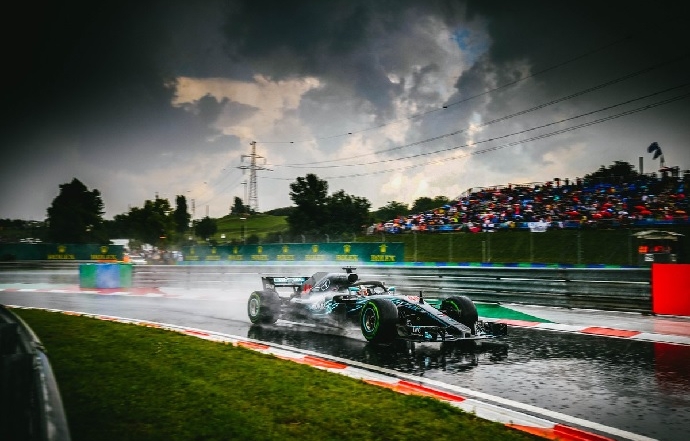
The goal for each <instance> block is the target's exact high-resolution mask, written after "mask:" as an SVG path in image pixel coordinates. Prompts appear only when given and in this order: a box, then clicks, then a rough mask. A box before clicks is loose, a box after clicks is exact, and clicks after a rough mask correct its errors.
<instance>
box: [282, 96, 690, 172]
mask: <svg viewBox="0 0 690 441" xmlns="http://www.w3.org/2000/svg"><path fill="white" fill-rule="evenodd" d="M688 85H690V83H688V84H685V85H681V86H676V87H674V88H671V89H677V88H680V87H687V86H688ZM671 89H667V90H665V91H661V92H657V93H655V94H651V95H647V96H645V97H640V98H636V99H634V100H629V101H626V102H624V103H619V104H616V105H613V106H608V107H606V108H602V109H599V110H595V111H592V112H588V113H585V114H581V115H577V116H574V117H571V118H566V119H563V120H560V121H556V122H553V123H549V124H545V125H542V126H537V127H533V128H530V129H526V130H523V131H520V132H515V133H511V134H508V135H503V136H499V137H495V138H489V139H486V140H482V141H477V142H474V143H469V144H463V145H458V146H453V147H449V148H446V149H442V150H437V151H434V152H425V153H420V154H416V155H412V156H409V157H404V158H397V159H390V160H383V161H379V163H382V162H393V161H400V160H403V159H413V158H418V157H423V156H428V155H433V154H438V153H444V152H448V151H452V150H457V149H460V148H463V147H470V146H474V145H477V144H483V143H487V142H491V141H496V140H498V139H503V138H508V137H511V136H515V135H519V134H522V133H527V132H530V131H533V130H537V129H539V128H544V127H547V126H551V125H555V124H561V123H563V122H566V121H570V120H574V119H577V118H581V117H583V116H587V115H591V114H594V113H598V112H601V111H604V110H608V109H611V108H614V107H619V106H621V105H624V104H629V103H630V102H633V101H638V100H640V99H644V98H648V97H649V96H652V95H657V94H660V93H663V92H667V91H668V90H671ZM688 97H690V92H688V93H685V94H682V95H678V96H675V97H672V98H668V99H665V100H662V101H659V102H656V103H652V104H647V105H645V106H642V107H638V108H636V109H632V110H626V111H624V112H621V113H618V114H615V115H610V116H607V117H604V118H599V119H596V120H593V121H589V122H585V123H582V124H578V125H576V126H572V127H568V128H565V129H560V130H556V131H553V132H549V133H545V134H541V135H537V136H534V137H531V138H526V139H521V140H518V141H513V142H509V143H506V144H502V145H499V146H494V147H489V148H486V149H483V150H476V151H474V152H469V153H465V154H462V155H456V156H452V157H449V158H443V159H437V160H433V161H426V162H423V163H421V162H420V163H417V164H411V165H407V166H402V167H397V168H391V169H385V170H376V171H371V172H362V173H354V174H349V175H341V176H330V177H325V178H323V179H347V178H355V177H362V176H369V175H377V174H383V173H390V172H394V171H402V170H409V169H412V168H417V167H422V166H425V165H429V164H440V163H444V162H448V161H453V160H457V159H462V158H466V157H469V156H474V155H479V154H484V153H489V152H493V151H496V150H501V149H504V148H507V147H513V146H516V145H520V144H524V143H527V142H532V141H537V140H541V139H546V138H550V137H552V136H556V135H560V134H563V133H567V132H571V131H574V130H577V129H580V128H583V127H589V126H592V125H596V124H601V123H604V122H607V121H610V120H613V119H618V118H621V117H624V116H629V115H632V114H635V113H639V112H643V111H645V110H649V109H652V108H655V107H658V106H662V105H665V104H670V103H673V102H675V101H679V100H682V99H685V98H688ZM370 164H372V163H367V164H355V165H359V166H364V165H370ZM269 179H279V180H291V179H290V178H269Z"/></svg>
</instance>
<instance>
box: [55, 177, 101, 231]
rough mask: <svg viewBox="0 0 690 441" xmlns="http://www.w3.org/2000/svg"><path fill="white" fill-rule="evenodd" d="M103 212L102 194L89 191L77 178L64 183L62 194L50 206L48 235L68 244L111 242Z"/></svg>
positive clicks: (61, 189) (96, 191)
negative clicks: (104, 225) (104, 222)
mask: <svg viewBox="0 0 690 441" xmlns="http://www.w3.org/2000/svg"><path fill="white" fill-rule="evenodd" d="M103 213H104V211H103V201H102V199H101V193H100V192H99V191H98V190H95V189H94V190H92V191H89V189H88V188H86V186H85V185H84V184H83V183H82V182H81V181H79V180H78V179H77V178H73V179H72V182H70V183H68V184H62V185H60V193H59V194H58V196H57V197H56V198H55V199H53V203H52V205H51V206H50V207H49V208H48V238H49V240H52V241H55V242H64V243H107V242H108V241H109V238H108V234H107V232H106V231H105V228H104V227H103Z"/></svg>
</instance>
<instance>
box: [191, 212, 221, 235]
mask: <svg viewBox="0 0 690 441" xmlns="http://www.w3.org/2000/svg"><path fill="white" fill-rule="evenodd" d="M217 231H218V225H216V221H215V220H214V219H211V218H210V217H208V216H205V217H204V218H202V219H201V220H200V221H198V222H196V223H195V225H194V232H195V233H196V235H197V236H199V237H202V238H203V239H204V240H207V239H208V238H209V237H211V236H213V235H214V234H216V232H217Z"/></svg>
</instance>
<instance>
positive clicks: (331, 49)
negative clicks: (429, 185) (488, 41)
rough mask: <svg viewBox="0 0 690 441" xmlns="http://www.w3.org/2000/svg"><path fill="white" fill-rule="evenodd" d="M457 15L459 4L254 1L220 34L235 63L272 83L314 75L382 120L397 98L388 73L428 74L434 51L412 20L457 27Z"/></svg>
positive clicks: (231, 17) (237, 10) (235, 12)
mask: <svg viewBox="0 0 690 441" xmlns="http://www.w3.org/2000/svg"><path fill="white" fill-rule="evenodd" d="M461 12H462V2H457V1H424V2H419V1H404V0H401V1H374V2H372V1H366V0H338V1H335V0H333V1H318V2H283V1H252V2H241V3H240V4H239V5H236V7H235V8H234V9H232V11H231V13H230V15H229V18H228V22H227V25H226V26H225V28H224V30H225V33H226V35H227V40H228V52H229V55H230V56H231V57H232V58H233V59H236V60H243V61H244V60H246V61H248V62H249V63H250V64H252V65H253V66H254V67H255V68H256V69H257V70H259V71H261V72H263V73H264V74H266V75H268V76H270V77H272V78H275V79H282V78H291V77H295V76H315V77H318V78H321V79H323V80H324V81H325V82H326V83H327V84H331V85H332V84H337V85H338V86H339V87H347V88H349V89H350V91H351V93H352V94H353V95H354V96H357V97H360V98H362V99H365V100H366V101H368V102H369V103H370V104H372V105H373V106H374V108H375V109H376V110H377V111H378V112H384V113H383V114H382V115H381V116H382V117H384V118H385V117H386V113H385V112H388V111H390V106H391V103H392V101H394V100H395V99H396V98H397V97H398V96H399V94H400V93H401V88H400V86H399V85H397V84H394V83H392V82H391V81H390V79H389V77H388V73H389V72H396V71H404V70H407V69H409V67H410V64H418V63H422V64H423V66H422V69H425V68H426V65H425V63H426V62H427V61H426V60H425V58H426V57H428V56H430V55H431V54H430V51H431V52H433V51H435V47H434V45H433V44H429V40H427V39H425V38H423V36H422V35H420V34H414V35H411V32H410V29H411V28H413V27H415V26H416V25H415V22H417V21H419V20H420V17H435V18H436V19H438V20H439V23H441V22H445V21H457V20H458V18H459V17H460V16H461ZM429 37H430V35H429ZM390 116H391V115H390V114H388V117H390Z"/></svg>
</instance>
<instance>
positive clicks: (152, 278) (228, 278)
mask: <svg viewBox="0 0 690 441" xmlns="http://www.w3.org/2000/svg"><path fill="white" fill-rule="evenodd" d="M342 266H343V265H322V266H311V265H299V266H297V265H279V264H278V265H259V266H256V265H172V266H165V265H141V266H135V267H134V271H133V277H132V278H133V285H134V286H150V287H154V286H155V287H161V286H180V287H184V288H194V287H197V288H199V287H224V288H225V289H231V288H232V287H233V286H234V285H236V284H237V283H238V281H239V280H245V278H244V276H254V277H256V282H257V289H259V288H260V286H261V285H260V280H259V277H258V276H257V273H260V274H262V275H286V274H289V275H298V276H309V275H311V274H312V273H314V272H317V271H342ZM357 273H358V274H359V276H360V279H380V280H383V281H385V282H386V283H387V284H388V285H389V286H392V285H394V286H396V287H397V288H398V290H399V291H401V292H403V293H410V294H417V293H419V291H423V292H424V294H425V295H437V296H440V297H449V296H452V295H458V294H460V295H467V296H469V297H470V298H472V299H473V300H476V301H485V302H504V303H525V304H530V305H543V306H557V307H566V308H594V309H608V310H616V311H632V312H644V313H650V312H651V308H652V304H651V286H650V275H651V273H650V269H649V268H595V269H593V268H568V267H563V268H560V267H558V268H550V267H549V268H519V267H515V268H511V267H503V268H501V267H498V268H497V267H462V266H386V265H381V266H376V265H360V266H359V267H358V269H357Z"/></svg>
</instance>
